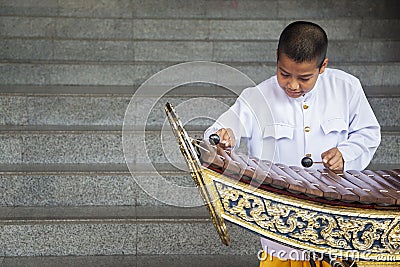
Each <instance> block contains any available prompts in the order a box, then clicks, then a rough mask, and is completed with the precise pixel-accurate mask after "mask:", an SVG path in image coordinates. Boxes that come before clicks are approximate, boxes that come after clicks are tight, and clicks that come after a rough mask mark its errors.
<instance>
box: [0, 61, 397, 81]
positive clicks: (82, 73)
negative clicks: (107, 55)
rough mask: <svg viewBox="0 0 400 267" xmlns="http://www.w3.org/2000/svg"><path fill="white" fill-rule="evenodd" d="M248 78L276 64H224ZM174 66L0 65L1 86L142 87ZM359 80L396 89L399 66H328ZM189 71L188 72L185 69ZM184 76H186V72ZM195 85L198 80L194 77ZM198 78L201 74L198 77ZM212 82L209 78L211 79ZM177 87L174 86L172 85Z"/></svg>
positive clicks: (271, 72)
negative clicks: (141, 85)
mask: <svg viewBox="0 0 400 267" xmlns="http://www.w3.org/2000/svg"><path fill="white" fill-rule="evenodd" d="M226 64H227V65H228V66H230V67H233V68H235V69H237V70H239V71H240V72H242V73H244V74H245V75H247V76H248V77H249V78H250V79H252V80H253V81H254V82H255V83H259V82H261V81H263V80H264V79H265V78H266V77H270V76H272V75H274V74H275V73H276V66H275V63H240V62H237V63H226ZM173 65H176V64H175V63H172V62H140V63H129V64H128V63H124V64H122V63H121V62H119V63H118V62H114V63H105V62H85V63H82V62H80V63H79V64H78V63H68V62H48V61H47V62H36V63H22V62H19V63H12V62H7V63H5V62H3V63H0V72H1V73H2V74H3V75H2V76H0V84H2V85H103V86H104V85H110V86H134V85H136V86H137V85H139V84H142V83H143V82H144V81H146V80H147V79H149V78H150V77H151V76H152V75H153V74H156V73H158V72H159V71H162V70H165V69H166V68H167V67H170V66H173ZM330 66H331V67H332V68H338V69H342V70H344V71H346V72H349V73H352V74H354V75H355V76H357V77H359V78H360V80H361V81H362V84H363V85H364V86H375V87H376V86H398V85H399V84H400V76H399V75H397V73H399V72H400V63H398V62H395V63H384V62H383V63H342V64H337V65H336V64H331V65H330ZM188 71H190V70H188ZM185 75H188V73H186V74H185ZM191 75H193V80H194V82H195V81H197V80H196V79H197V78H196V76H195V74H191ZM199 75H200V74H199ZM210 79H211V78H210ZM175 86H177V85H175Z"/></svg>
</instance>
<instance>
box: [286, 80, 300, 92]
mask: <svg viewBox="0 0 400 267" xmlns="http://www.w3.org/2000/svg"><path fill="white" fill-rule="evenodd" d="M288 87H289V89H290V90H292V91H296V90H298V89H299V88H300V84H299V83H298V82H296V81H295V80H294V79H292V80H291V81H289V84H288Z"/></svg>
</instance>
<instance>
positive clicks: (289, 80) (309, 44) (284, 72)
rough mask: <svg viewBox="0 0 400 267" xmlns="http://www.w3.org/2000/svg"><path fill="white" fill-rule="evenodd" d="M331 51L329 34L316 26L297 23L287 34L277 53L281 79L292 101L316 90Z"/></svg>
mask: <svg viewBox="0 0 400 267" xmlns="http://www.w3.org/2000/svg"><path fill="white" fill-rule="evenodd" d="M327 48H328V38H327V36H326V33H325V31H324V30H323V29H322V28H321V27H320V26H318V25H317V24H315V23H312V22H306V21H297V22H293V23H291V24H289V25H288V26H287V27H286V28H285V29H284V30H283V32H282V34H281V36H280V38H279V44H278V49H277V59H278V60H277V79H278V83H279V85H280V87H281V88H282V89H283V90H284V91H285V93H286V94H287V95H288V96H289V97H292V98H298V97H300V96H303V95H305V94H306V93H308V92H310V91H311V90H312V89H313V88H314V86H315V84H316V82H317V79H318V76H319V74H322V73H323V72H324V71H325V68H326V66H327V65H328V59H327V58H326V51H327Z"/></svg>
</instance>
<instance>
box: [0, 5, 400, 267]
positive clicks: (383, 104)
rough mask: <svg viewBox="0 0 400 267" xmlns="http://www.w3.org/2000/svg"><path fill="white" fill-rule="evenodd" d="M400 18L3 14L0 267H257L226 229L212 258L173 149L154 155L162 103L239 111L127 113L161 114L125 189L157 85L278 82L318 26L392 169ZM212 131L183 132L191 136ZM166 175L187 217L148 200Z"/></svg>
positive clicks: (194, 12)
mask: <svg viewBox="0 0 400 267" xmlns="http://www.w3.org/2000/svg"><path fill="white" fill-rule="evenodd" d="M399 11H400V3H399V1H397V0H381V1H375V0H360V1H351V2H349V1H346V0H336V1H311V0H306V1H290V0H269V1H256V0H250V1H220V0H215V1H211V0H209V1H180V0H172V1H159V0H157V1H155V0H150V1H138V0H120V1H111V0H109V1H97V0H88V1H76V0H68V1H52V0H36V1H30V0H18V1H15V0H3V1H1V2H0V114H1V116H0V266H1V267H3V266H43V265H46V266H60V265H66V266H67V265H68V266H110V265H116V266H257V264H258V263H257V262H258V261H257V252H258V250H259V249H260V243H259V238H258V237H257V236H256V235H254V234H251V233H249V232H247V231H245V230H243V229H240V228H239V227H236V226H232V225H228V227H229V231H230V234H231V239H232V245H231V246H230V247H224V246H223V245H221V243H220V241H219V238H218V236H217V233H216V231H215V230H214V228H213V226H212V223H211V221H210V220H209V218H208V215H207V212H206V210H205V208H204V207H203V206H198V205H195V204H196V203H199V202H200V197H199V196H198V195H197V194H192V193H193V190H194V189H195V188H194V184H193V182H192V180H191V178H190V177H189V176H188V175H187V173H186V172H185V171H184V170H182V169H181V168H179V166H178V165H179V163H180V164H182V163H183V162H184V161H183V158H182V157H181V156H180V154H179V151H178V148H177V145H176V142H175V141H174V140H173V139H169V141H168V142H164V143H162V142H160V141H159V140H160V139H161V138H160V137H161V130H162V127H163V124H164V120H165V115H164V113H163V110H162V108H163V105H164V103H165V102H166V101H170V102H171V103H172V104H174V105H175V106H177V105H179V104H181V103H184V102H185V101H188V100H190V99H192V98H195V97H200V98H201V97H212V98H215V99H216V100H218V101H220V102H221V103H225V104H227V105H229V104H231V103H233V101H234V99H235V96H233V95H232V94H227V92H226V91H224V90H222V89H221V88H216V87H215V86H211V85H203V84H191V85H187V86H181V87H180V88H178V89H177V90H173V91H172V92H170V93H169V94H166V95H165V96H163V97H162V98H161V99H160V100H158V101H155V100H154V97H155V96H149V97H148V98H139V99H137V98H136V99H134V100H133V101H136V102H135V103H134V105H135V107H136V110H137V114H138V115H137V116H138V117H139V118H141V116H143V115H144V114H146V112H148V108H149V107H151V105H152V104H153V103H154V104H155V107H154V108H153V110H152V111H151V112H150V116H149V118H148V119H147V120H146V123H147V124H146V129H147V130H146V133H145V134H146V140H147V143H148V146H147V148H148V154H149V157H150V159H151V161H150V162H149V161H147V160H146V159H145V158H144V157H141V155H142V153H143V151H141V150H139V149H138V151H137V156H136V157H135V159H134V162H133V164H134V166H135V168H134V170H133V174H134V175H133V176H132V175H131V173H130V172H129V171H128V168H127V166H126V162H125V158H124V151H123V145H122V143H123V142H122V125H123V121H124V114H125V111H126V109H127V107H128V104H129V103H130V101H131V98H132V96H133V95H134V93H135V92H136V91H137V88H138V87H139V86H140V85H141V84H142V83H143V82H144V81H145V80H146V79H148V78H149V77H151V76H152V75H153V74H155V73H157V72H158V71H160V70H163V69H165V68H166V67H168V66H172V65H174V64H177V63H180V62H185V61H194V60H202V61H216V62H221V63H225V64H227V65H229V66H232V67H234V68H237V69H239V70H240V71H242V72H243V73H245V74H247V75H248V76H249V77H250V78H252V79H253V80H254V81H255V82H260V81H262V80H263V79H265V78H267V77H269V76H270V75H272V74H274V72H275V58H274V57H275V49H276V45H277V38H278V36H279V33H280V31H281V30H282V29H283V27H284V26H285V25H287V23H289V22H290V21H293V20H297V19H304V20H305V19H306V20H312V21H315V22H317V23H320V24H321V25H322V26H323V27H324V28H325V29H326V30H327V33H328V37H329V38H330V48H329V58H330V66H331V67H336V68H340V69H343V70H345V71H348V72H350V73H352V74H354V75H356V76H358V77H359V78H360V79H361V82H362V83H363V85H364V88H365V92H366V94H367V96H368V98H369V100H370V103H371V105H372V107H373V109H374V111H375V113H376V115H377V117H378V120H379V122H380V123H381V125H382V127H383V128H382V133H383V139H382V144H381V146H380V148H379V149H378V151H377V153H376V156H375V158H374V159H373V161H372V164H371V166H370V167H371V168H382V169H390V168H393V167H399V165H400V157H399V155H398V154H399V151H400V145H399V142H400V78H399V77H400V76H399V75H398V73H400V23H399V22H400V19H399V15H398V14H399ZM214 111H215V113H219V112H220V111H219V110H218V109H217V108H215V110H214ZM184 115H185V116H187V117H193V118H195V117H196V118H197V117H198V114H197V113H196V109H193V110H191V111H190V112H189V114H184ZM217 115H218V114H216V116H217ZM138 121H141V120H138ZM209 123H210V121H209V120H207V119H204V118H203V119H197V120H194V121H191V122H189V123H188V124H187V127H188V129H190V134H191V135H193V136H194V137H196V136H201V132H202V131H203V130H204V129H205V128H206V127H207V125H208V124H209ZM136 126H137V129H138V130H137V132H135V133H133V134H137V135H140V134H143V132H141V130H140V128H141V127H143V125H141V124H140V123H139V124H138V125H136ZM167 139H168V138H167ZM164 151H166V152H165V153H164ZM159 174H161V176H162V177H164V179H165V180H166V181H169V182H171V183H173V184H177V185H180V186H184V187H186V188H188V190H184V191H176V192H166V194H167V195H170V196H171V197H172V198H176V199H178V200H179V199H188V200H189V202H190V201H191V202H190V205H189V206H192V207H190V208H184V207H176V206H171V205H167V204H166V203H165V202H163V201H160V200H156V199H154V198H153V197H152V196H150V195H148V194H147V193H146V192H145V191H144V190H143V189H142V186H141V183H142V181H157V179H159V177H160V176H159ZM154 183H155V185H156V182H154ZM164 190H165V189H164V188H163V187H159V188H157V187H155V192H159V193H163V191H164ZM164 195H165V194H164ZM193 203H194V204H193Z"/></svg>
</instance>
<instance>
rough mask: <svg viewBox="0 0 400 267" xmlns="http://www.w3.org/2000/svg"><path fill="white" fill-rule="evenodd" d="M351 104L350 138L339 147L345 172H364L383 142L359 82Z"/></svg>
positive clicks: (378, 126)
mask: <svg viewBox="0 0 400 267" xmlns="http://www.w3.org/2000/svg"><path fill="white" fill-rule="evenodd" d="M356 89H357V90H355V93H354V95H353V97H352V98H351V99H350V102H349V109H350V110H349V111H350V118H349V128H348V138H347V140H346V141H344V142H341V143H340V144H339V145H338V149H339V151H340V152H341V153H342V155H343V160H344V169H345V170H363V169H365V168H366V167H367V166H368V164H369V163H370V161H371V159H372V157H373V155H374V153H375V151H376V150H377V148H378V146H379V144H380V141H381V132H380V125H379V123H378V121H377V119H376V117H375V114H374V112H373V111H372V108H371V106H370V105H369V103H368V100H367V98H366V96H365V94H364V91H363V89H362V87H361V84H360V82H359V81H358V80H357V84H356Z"/></svg>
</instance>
